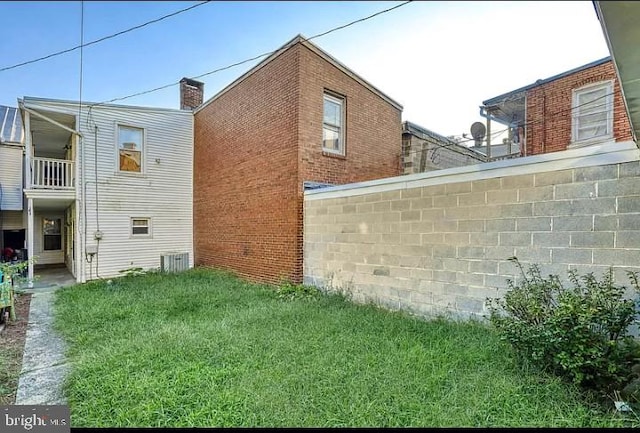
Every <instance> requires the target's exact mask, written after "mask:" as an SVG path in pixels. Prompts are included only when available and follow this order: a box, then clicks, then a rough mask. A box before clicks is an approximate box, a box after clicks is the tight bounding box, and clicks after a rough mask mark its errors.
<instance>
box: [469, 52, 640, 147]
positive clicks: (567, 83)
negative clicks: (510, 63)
mask: <svg viewBox="0 0 640 433" xmlns="http://www.w3.org/2000/svg"><path fill="white" fill-rule="evenodd" d="M480 108H481V114H482V115H483V116H485V117H487V118H488V119H490V120H488V121H495V122H498V123H500V124H501V125H496V127H495V128H494V129H493V132H494V133H495V131H499V130H501V129H504V126H505V125H506V126H510V127H511V130H512V133H511V134H510V136H511V137H512V138H513V141H514V144H517V145H520V144H522V143H524V145H523V146H521V149H522V150H521V155H522V156H526V155H535V154H540V153H549V152H557V151H560V150H566V149H573V148H577V147H583V146H589V145H594V144H602V143H605V142H608V141H609V142H610V141H616V142H617V141H628V140H632V136H631V126H630V124H629V119H628V116H627V112H626V110H625V106H624V100H623V98H622V93H621V91H620V84H619V82H618V79H617V77H616V71H615V68H614V65H613V62H612V61H611V58H610V57H605V58H604V59H600V60H597V61H595V62H591V63H589V64H586V65H584V66H580V67H578V68H575V69H572V70H570V71H566V72H563V73H561V74H558V75H555V76H553V77H550V78H547V79H545V80H538V81H536V82H535V83H533V84H530V85H528V86H525V87H522V88H520V89H517V90H513V91H511V92H508V93H505V94H503V95H500V96H496V97H494V98H491V99H488V100H486V101H484V102H483V106H482V107H480ZM497 144H500V143H497Z"/></svg>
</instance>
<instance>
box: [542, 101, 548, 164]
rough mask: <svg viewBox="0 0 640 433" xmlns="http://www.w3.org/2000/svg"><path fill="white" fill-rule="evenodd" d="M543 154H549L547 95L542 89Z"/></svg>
mask: <svg viewBox="0 0 640 433" xmlns="http://www.w3.org/2000/svg"><path fill="white" fill-rule="evenodd" d="M542 153H547V95H546V93H545V91H544V89H542Z"/></svg>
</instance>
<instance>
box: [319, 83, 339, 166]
mask: <svg viewBox="0 0 640 433" xmlns="http://www.w3.org/2000/svg"><path fill="white" fill-rule="evenodd" d="M322 149H323V150H325V151H327V152H331V153H337V154H340V155H344V98H340V97H338V96H334V95H330V94H328V93H325V94H324V110H323V117H322Z"/></svg>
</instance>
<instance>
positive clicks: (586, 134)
mask: <svg viewBox="0 0 640 433" xmlns="http://www.w3.org/2000/svg"><path fill="white" fill-rule="evenodd" d="M572 108H573V121H572V129H573V134H572V135H573V140H572V141H573V142H574V143H575V142H582V141H586V140H592V139H597V138H607V137H611V136H612V135H613V82H611V81H607V82H604V83H598V84H596V85H589V86H586V87H583V88H581V89H577V90H574V91H573V107H572Z"/></svg>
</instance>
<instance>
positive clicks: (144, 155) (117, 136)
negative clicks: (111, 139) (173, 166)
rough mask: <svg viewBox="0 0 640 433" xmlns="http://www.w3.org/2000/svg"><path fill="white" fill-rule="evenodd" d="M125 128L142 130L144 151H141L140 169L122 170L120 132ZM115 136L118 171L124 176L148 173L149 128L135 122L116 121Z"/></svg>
mask: <svg viewBox="0 0 640 433" xmlns="http://www.w3.org/2000/svg"><path fill="white" fill-rule="evenodd" d="M120 127H123V128H133V129H140V130H142V152H141V153H140V159H141V160H140V171H139V172H135V171H126V170H120V134H119V129H120ZM114 130H115V133H114V136H115V142H116V152H115V162H116V173H117V174H119V175H123V176H138V177H140V176H144V175H145V174H146V167H147V164H146V161H147V128H145V127H144V126H141V125H136V124H133V123H123V122H115V125H114Z"/></svg>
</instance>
